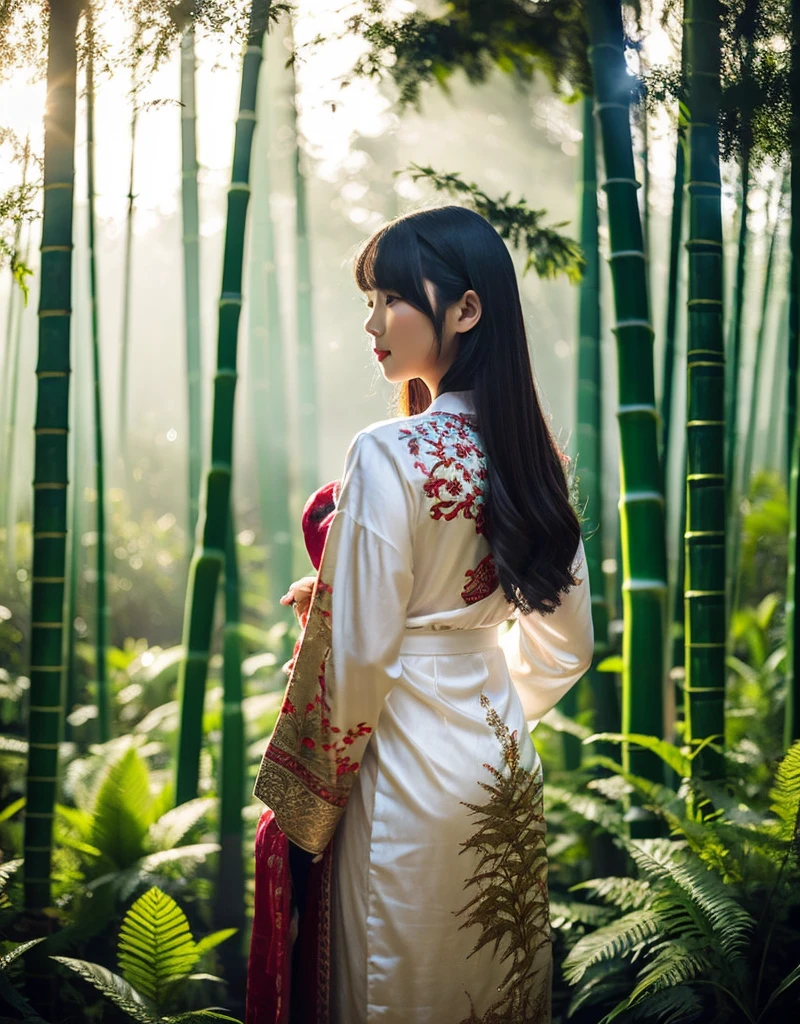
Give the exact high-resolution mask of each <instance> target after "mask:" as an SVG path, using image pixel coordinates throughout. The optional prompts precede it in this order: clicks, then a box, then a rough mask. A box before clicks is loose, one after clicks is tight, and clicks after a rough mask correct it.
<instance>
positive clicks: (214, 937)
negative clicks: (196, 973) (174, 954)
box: [195, 928, 239, 960]
mask: <svg viewBox="0 0 800 1024" xmlns="http://www.w3.org/2000/svg"><path fill="white" fill-rule="evenodd" d="M238 930H239V929H238V928H222V929H221V930H220V931H218V932H212V933H211V934H210V935H206V936H205V937H204V938H202V939H200V941H199V942H198V943H197V945H196V946H195V950H196V952H197V959H198V960H199V959H200V958H201V957H203V956H205V955H206V953H209V952H210V951H211V950H212V949H216V947H217V946H219V945H221V944H222V943H223V942H225V941H226V940H227V939H229V938H231V936H232V935H235V934H236V932H237V931H238Z"/></svg>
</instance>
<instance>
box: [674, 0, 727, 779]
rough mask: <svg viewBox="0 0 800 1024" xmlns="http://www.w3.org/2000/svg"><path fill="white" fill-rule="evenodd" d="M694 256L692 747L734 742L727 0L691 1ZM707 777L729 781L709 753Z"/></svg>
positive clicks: (689, 608)
mask: <svg viewBox="0 0 800 1024" xmlns="http://www.w3.org/2000/svg"><path fill="white" fill-rule="evenodd" d="M684 31H685V32H686V59H687V65H688V71H689V75H688V91H689V97H688V99H689V117H690V120H689V180H688V183H687V194H688V197H689V221H690V227H689V238H688V240H687V242H686V248H687V250H688V253H689V296H688V302H687V310H688V341H687V358H686V369H687V384H686V394H687V411H686V416H687V420H686V423H687V474H686V488H687V496H686V534H685V558H686V580H685V586H686V590H685V602H686V603H685V609H686V645H685V649H686V680H685V685H684V698H685V715H686V722H685V736H684V741H685V742H686V743H687V744H689V745H690V746H691V747H692V748H695V747H697V746H698V745H699V744H700V743H702V742H703V741H704V740H707V739H713V740H714V741H715V742H716V743H718V744H720V745H722V744H723V743H724V739H725V709H724V699H725V644H726V639H727V629H726V625H727V624H726V614H725V611H726V609H725V569H726V565H725V526H726V522H725V497H726V491H725V454H724V440H725V408H724V396H725V352H724V343H723V331H722V323H723V320H722V314H723V303H722V213H721V204H720V199H721V191H722V190H721V186H720V171H719V139H718V114H719V103H720V78H719V75H720V16H719V8H718V6H717V0H687V3H686V8H685V14H684ZM693 765H694V770H695V771H696V772H697V773H698V774H700V775H710V776H711V777H713V778H719V777H721V775H722V773H723V770H724V761H723V759H722V757H721V756H720V755H718V754H716V753H715V752H714V751H713V750H711V749H710V748H709V747H706V748H705V749H704V750H703V751H702V752H701V753H700V754H698V756H697V757H696V758H695V760H694V762H693Z"/></svg>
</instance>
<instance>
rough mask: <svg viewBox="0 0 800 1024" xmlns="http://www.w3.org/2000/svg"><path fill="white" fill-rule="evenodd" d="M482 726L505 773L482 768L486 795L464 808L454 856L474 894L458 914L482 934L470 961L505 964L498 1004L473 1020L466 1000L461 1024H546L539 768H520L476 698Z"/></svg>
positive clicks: (510, 736)
mask: <svg viewBox="0 0 800 1024" xmlns="http://www.w3.org/2000/svg"><path fill="white" fill-rule="evenodd" d="M481 706H482V707H483V708H485V709H488V710H487V713H486V720H487V722H488V723H489V725H490V726H491V727H492V729H493V730H494V733H495V736H497V739H498V740H499V742H500V746H501V748H502V751H503V760H504V762H505V768H504V769H503V770H498V769H496V768H494V767H492V766H491V765H488V764H487V765H484V767H485V768H487V769H488V771H489V772H490V773H491V775H492V777H493V781H492V782H491V783H485V782H481V783H480V786H481V788H482V789H484V790H485V791H486V792H487V793H488V794H489V799H488V800H487V801H486V803H484V804H480V805H476V804H465V806H466V807H468V808H469V810H470V811H471V812H472V814H473V816H474V817H475V818H477V821H478V828H477V831H476V832H475V833H474V835H472V836H470V838H469V839H468V840H467V841H466V842H464V843H462V849H461V850H460V851H459V852H460V853H464V852H465V851H466V850H472V851H474V852H475V854H476V856H477V867H476V869H475V873H474V874H473V875H472V877H471V878H468V879H467V881H466V884H465V889H473V890H477V891H476V892H474V895H473V896H472V898H471V899H470V900H469V902H468V903H467V904H466V905H465V906H464V907H462V908H461V910H459V911H458V912H457V913H458V915H462V914H465V915H466V920H465V921H464V923H463V924H462V925H461V926H460V927H461V928H468V927H470V926H471V925H478V926H480V929H481V933H480V936H479V938H478V940H477V941H476V943H475V945H474V947H473V949H472V951H471V952H470V954H469V956H472V955H473V954H475V953H477V952H478V950H479V949H482V948H483V947H484V946H487V945H490V944H493V945H494V950H493V955H494V956H497V954H498V950H499V949H500V946H501V945H503V947H504V948H503V950H502V953H501V960H510V961H511V964H510V967H509V969H508V972H507V973H506V976H505V978H504V979H503V981H502V984H501V985H500V986H499V990H500V992H501V995H500V998H499V999H498V1000H497V1001H496V1002H494V1003H493V1004H492V1005H491V1006H490V1007H489V1009H488V1010H486V1012H485V1013H484V1014H483V1016H482V1017H478V1015H477V1013H476V1010H475V1006H474V1003H473V1000H472V998H471V997H470V996H469V993H467V996H468V998H469V1000H470V1015H469V1016H468V1017H465V1018H464V1019H463V1021H462V1022H461V1024H512V1022H513V1024H550V1018H551V1012H552V1011H551V1005H550V1001H551V991H552V970H553V957H552V943H551V937H550V908H549V900H548V892H547V851H546V847H545V831H546V825H545V820H544V780H543V778H542V768H541V764H540V763H539V764H538V765H537V768H536V770H535V771H533V772H529V771H527V770H526V769H525V768H523V767H522V765H521V764H520V755H519V744H518V743H517V735H516V732H514V733H510V732H509V730H508V727H507V726H506V725H505V723H504V722H503V721H502V720H501V718H500V716H499V715H498V714H497V712H496V711H495V710H494V708H493V707H492V706H491V703H490V701H489V698H488V697H487V696H486V695H485V694H481Z"/></svg>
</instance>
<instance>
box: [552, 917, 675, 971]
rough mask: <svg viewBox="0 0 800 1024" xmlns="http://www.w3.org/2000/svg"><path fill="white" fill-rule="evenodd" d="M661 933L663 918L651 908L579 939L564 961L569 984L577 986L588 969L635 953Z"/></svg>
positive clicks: (613, 922)
mask: <svg viewBox="0 0 800 1024" xmlns="http://www.w3.org/2000/svg"><path fill="white" fill-rule="evenodd" d="M661 931H662V925H661V919H660V917H659V915H658V914H656V913H654V912H653V910H652V909H651V908H649V907H647V908H643V909H642V910H633V911H631V912H630V913H629V914H625V915H624V916H623V917H621V918H619V920H617V921H612V922H611V924H608V925H605V926H604V927H602V928H598V929H597V931H594V932H591V933H590V934H589V935H584V936H583V938H581V939H579V940H578V942H576V943H575V945H574V946H573V947H572V949H571V950H570V951H569V953H568V954H567V956H566V958H565V960H564V963H563V970H564V977H565V978H566V979H567V981H568V982H569V983H570V985H575V984H577V983H578V982H579V981H580V980H581V978H582V977H583V975H584V974H585V973H586V971H587V969H588V968H589V967H592V966H593V965H595V964H599V963H602V962H603V961H605V960H613V959H615V958H619V957H624V956H626V955H627V954H629V953H633V952H635V951H637V950H639V949H641V948H642V947H644V946H645V945H647V943H649V942H651V941H652V940H653V939H655V938H656V937H657V936H658V935H659V934H660V933H661Z"/></svg>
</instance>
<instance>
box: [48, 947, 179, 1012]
mask: <svg viewBox="0 0 800 1024" xmlns="http://www.w3.org/2000/svg"><path fill="white" fill-rule="evenodd" d="M52 959H53V960H57V961H58V963H60V964H64V966H65V967H69V969H70V970H72V971H75V973H76V974H79V975H80V976H81V977H82V978H84V979H85V980H86V981H88V982H89V983H90V984H92V985H94V987H95V988H96V989H97V990H98V991H99V992H102V993H103V995H105V996H108V998H109V999H110V1000H111V1002H112V1003H114V1004H115V1006H118V1007H119V1008H120V1010H122V1011H123V1012H124V1013H127V1014H128V1016H129V1017H133V1019H134V1020H135V1021H137V1022H138V1024H159V1018H158V1017H157V1016H156V1015H155V1014H154V1013H153V1012H152V1010H151V1009H150V1008H149V1006H148V1005H147V1003H146V1001H145V1000H144V999H142V997H141V996H140V995H139V993H138V992H137V991H136V989H135V988H133V986H131V985H130V984H128V982H127V981H125V979H124V978H120V976H119V975H118V974H115V973H114V972H113V971H109V970H108V969H107V968H106V967H101V966H100V964H92V963H89V962H88V961H86V960H74V959H73V958H72V957H68V956H54V957H52Z"/></svg>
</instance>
